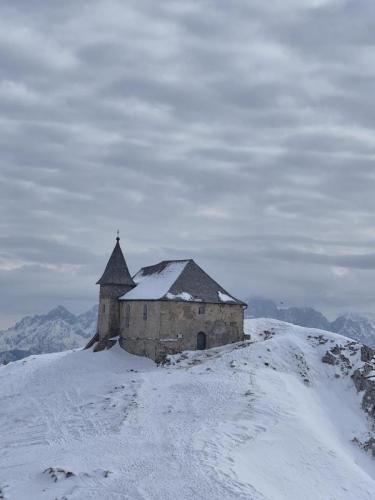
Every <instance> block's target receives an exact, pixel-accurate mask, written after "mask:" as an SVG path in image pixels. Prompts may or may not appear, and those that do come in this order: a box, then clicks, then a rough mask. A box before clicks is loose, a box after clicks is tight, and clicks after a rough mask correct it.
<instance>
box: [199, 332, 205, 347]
mask: <svg viewBox="0 0 375 500" xmlns="http://www.w3.org/2000/svg"><path fill="white" fill-rule="evenodd" d="M204 349H206V334H205V333H203V332H199V333H198V335H197V350H198V351H203V350H204Z"/></svg>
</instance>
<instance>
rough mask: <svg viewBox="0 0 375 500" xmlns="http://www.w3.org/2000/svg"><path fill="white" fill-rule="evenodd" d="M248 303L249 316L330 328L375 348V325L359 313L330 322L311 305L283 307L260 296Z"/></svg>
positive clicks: (247, 312) (247, 314)
mask: <svg viewBox="0 0 375 500" xmlns="http://www.w3.org/2000/svg"><path fill="white" fill-rule="evenodd" d="M247 304H248V308H247V309H246V312H245V316H246V317H247V318H273V319H278V320H281V321H287V322H288V323H292V324H294V325H299V326H304V327H307V328H319V329H320V330H328V331H331V332H334V333H339V334H340V335H343V336H344V337H349V338H352V339H354V340H357V341H358V342H360V343H362V344H365V345H368V346H370V347H373V348H375V328H374V325H373V324H372V322H371V321H370V320H369V319H368V318H366V317H364V316H361V315H359V314H343V315H341V316H339V317H338V318H337V319H335V321H332V322H330V321H329V320H328V319H327V318H326V317H325V316H324V315H323V314H322V313H321V312H319V311H317V310H315V309H313V308H311V307H288V308H281V307H277V305H276V304H275V302H273V301H272V300H269V299H264V298H259V297H257V298H250V299H248V300H247Z"/></svg>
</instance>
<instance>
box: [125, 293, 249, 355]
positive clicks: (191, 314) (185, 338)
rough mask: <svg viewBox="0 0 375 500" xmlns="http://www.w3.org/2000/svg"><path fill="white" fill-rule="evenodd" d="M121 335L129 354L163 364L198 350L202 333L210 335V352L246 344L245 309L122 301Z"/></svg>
mask: <svg viewBox="0 0 375 500" xmlns="http://www.w3.org/2000/svg"><path fill="white" fill-rule="evenodd" d="M145 306H146V307H147V319H145V309H144V307H145ZM202 306H204V312H203V313H200V312H199V311H200V308H202ZM120 331H121V339H120V341H121V345H122V347H123V348H124V349H126V350H127V351H128V352H131V353H133V354H138V355H142V356H147V357H149V358H151V359H154V360H156V361H161V360H162V359H163V358H164V357H165V355H167V354H174V353H177V352H181V351H183V350H195V349H197V334H198V333H199V332H203V333H205V335H206V348H210V347H217V346H220V345H225V344H230V343H233V342H238V341H241V340H243V308H242V306H241V305H238V304H203V303H199V302H198V303H197V302H182V301H181V302H171V301H170V302H169V301H120Z"/></svg>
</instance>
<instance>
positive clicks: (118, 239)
mask: <svg viewBox="0 0 375 500" xmlns="http://www.w3.org/2000/svg"><path fill="white" fill-rule="evenodd" d="M116 240H117V241H120V230H119V229H117V238H116Z"/></svg>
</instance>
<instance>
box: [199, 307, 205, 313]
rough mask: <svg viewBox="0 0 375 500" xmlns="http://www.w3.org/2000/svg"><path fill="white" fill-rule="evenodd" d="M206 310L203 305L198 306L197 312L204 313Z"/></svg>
mask: <svg viewBox="0 0 375 500" xmlns="http://www.w3.org/2000/svg"><path fill="white" fill-rule="evenodd" d="M205 312H206V308H205V306H199V309H198V313H199V314H204V313H205Z"/></svg>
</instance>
